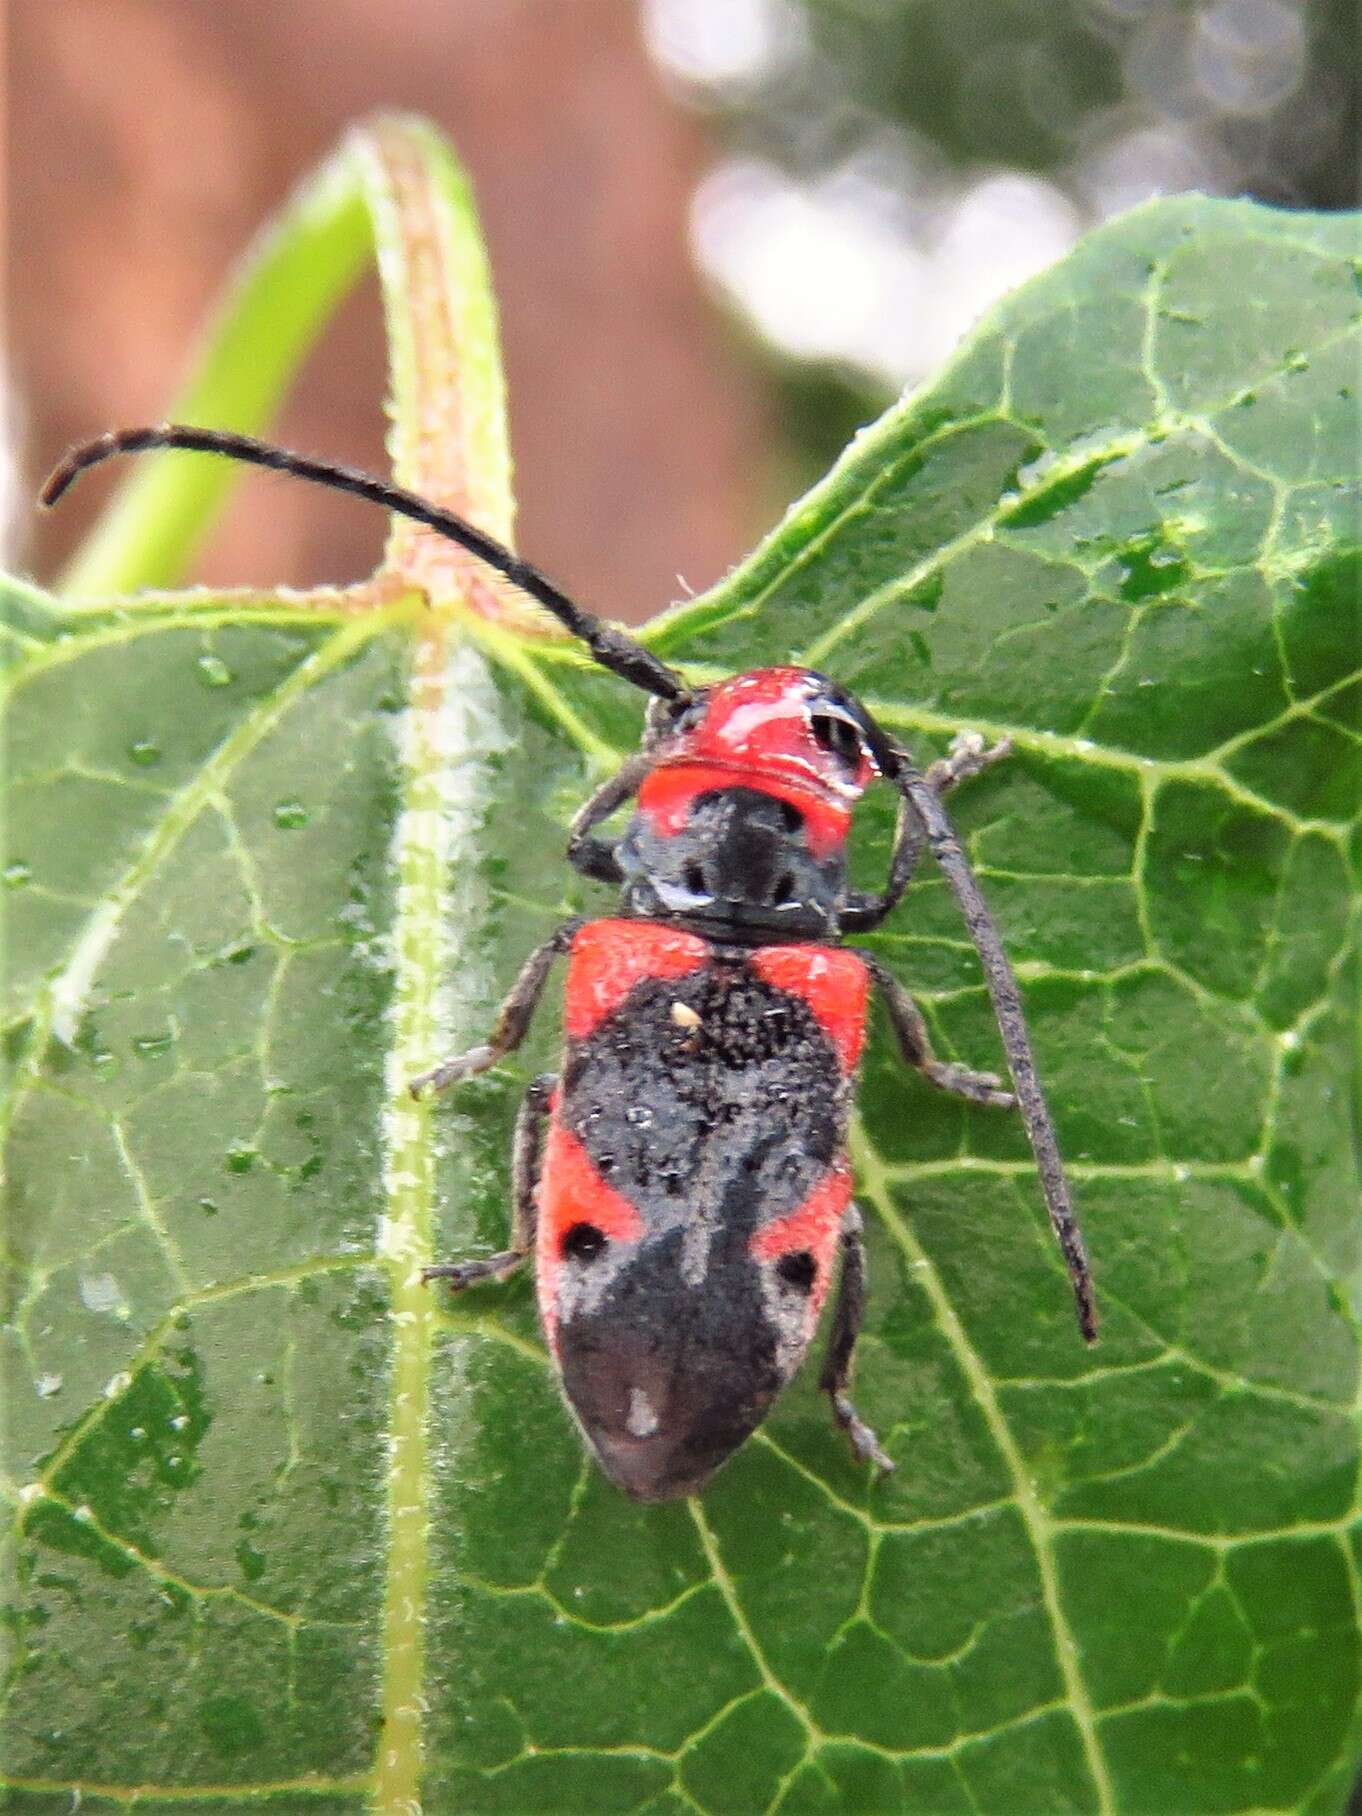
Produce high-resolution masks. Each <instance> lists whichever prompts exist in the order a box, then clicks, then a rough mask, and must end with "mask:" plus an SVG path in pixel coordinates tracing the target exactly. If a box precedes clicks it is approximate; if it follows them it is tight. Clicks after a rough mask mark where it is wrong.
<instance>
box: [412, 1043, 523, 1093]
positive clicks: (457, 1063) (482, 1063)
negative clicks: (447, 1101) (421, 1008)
mask: <svg viewBox="0 0 1362 1816" xmlns="http://www.w3.org/2000/svg"><path fill="white" fill-rule="evenodd" d="M500 1057H501V1055H500V1054H499V1053H498V1052H497V1050H496V1048H495V1047H490V1046H482V1047H470V1048H469V1049H468V1051H467V1053H459V1054H456V1056H455V1057H454V1058H453V1059H446V1060H443V1061H442V1062H441V1063H440V1064H439V1065H438V1066H432V1067H431V1069H430V1071H429V1072H421V1073H419V1074H418V1075H417V1076H416V1077H415V1078H413V1079H412V1080H411V1082H410V1083H409V1084H408V1086H407V1089H408V1090H409V1091H410V1092H411V1094H412V1096H413V1097H420V1096H421V1095H422V1093H423V1092H425V1091H447V1090H448V1089H449V1087H450V1085H454V1084H457V1083H458V1082H459V1080H460V1079H461V1078H472V1077H474V1076H475V1075H476V1074H477V1073H479V1072H486V1071H487V1070H488V1068H489V1067H490V1066H494V1065H495V1064H496V1063H497V1060H498V1059H499V1058H500Z"/></svg>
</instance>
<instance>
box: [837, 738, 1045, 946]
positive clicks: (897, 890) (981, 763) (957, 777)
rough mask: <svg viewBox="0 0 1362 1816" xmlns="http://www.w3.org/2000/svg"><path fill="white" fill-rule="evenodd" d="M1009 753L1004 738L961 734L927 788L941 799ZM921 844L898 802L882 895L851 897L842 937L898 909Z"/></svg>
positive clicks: (841, 921)
mask: <svg viewBox="0 0 1362 1816" xmlns="http://www.w3.org/2000/svg"><path fill="white" fill-rule="evenodd" d="M1011 750H1012V740H1011V739H1010V738H1003V739H1002V740H1001V741H1000V742H999V743H997V744H985V743H984V740H983V739H982V738H981V737H980V735H979V733H978V732H977V731H975V732H970V731H962V732H960V733H958V734H957V736H956V737H954V738H952V740H951V746H950V750H949V752H948V753H947V754H946V755H945V756H944V757H941V758H939V759H938V761H937V762H935V763H933V764H932V766H931V768H930V769H929V770H928V771H927V775H926V781H927V785H928V787H929V788H932V789H933V790H935V792H936V793H937V794H938V795H944V794H945V793H947V791H948V790H950V789H952V788H954V787H955V785H956V784H957V782H966V781H968V780H969V778H970V777H971V776H977V775H978V774H979V772H980V771H981V770H984V769H988V768H990V767H991V766H992V765H993V764H994V763H997V762H999V761H1001V759H1002V758H1003V757H1006V756H1008V755H1010V753H1011ZM924 842H925V841H924V837H923V832H922V825H921V822H920V821H919V820H918V817H917V815H916V814H915V813H913V811H912V810H911V808H910V807H909V806H908V803H907V802H906V801H904V800H902V799H900V801H899V809H898V817H897V819H896V820H895V822H894V849H893V853H892V854H891V856H890V859H889V879H888V882H887V883H886V885H885V888H884V893H883V894H882V895H853V896H851V897H850V898H849V899H848V901H847V905H846V907H845V908H843V910H842V912H841V915H840V916H839V917H838V926H839V928H840V930H841V931H842V932H843V933H867V932H869V931H870V929H871V928H872V927H878V926H879V924H880V922H881V921H882V920H884V918H885V916H886V915H888V914H889V913H891V912H892V911H893V909H895V908H897V906H898V904H899V902H900V901H901V900H902V899H903V892H904V890H906V889H907V887H908V885H909V883H910V882H911V881H912V878H913V872H914V871H915V870H916V869H917V861H918V859H919V858H920V857H921V856H922V847H923V844H924Z"/></svg>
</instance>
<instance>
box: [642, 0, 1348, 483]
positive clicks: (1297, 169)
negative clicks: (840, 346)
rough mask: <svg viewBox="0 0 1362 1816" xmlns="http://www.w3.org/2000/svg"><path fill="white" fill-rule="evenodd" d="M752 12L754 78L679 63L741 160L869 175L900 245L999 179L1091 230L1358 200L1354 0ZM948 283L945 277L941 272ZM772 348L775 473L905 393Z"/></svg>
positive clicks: (1005, 1)
mask: <svg viewBox="0 0 1362 1816" xmlns="http://www.w3.org/2000/svg"><path fill="white" fill-rule="evenodd" d="M653 10H654V14H655V15H656V16H662V15H664V14H665V16H666V22H667V29H668V30H670V31H671V32H673V33H675V34H677V35H678V36H679V37H680V38H682V39H683V40H684V39H686V38H687V34H689V35H690V36H689V43H690V44H691V45H697V44H702V43H707V44H709V45H711V46H712V45H713V43H714V42H715V40H716V37H722V36H723V35H724V34H725V33H729V34H731V33H732V31H733V29H734V28H733V26H732V23H731V19H732V15H727V16H725V15H722V14H721V13H720V12H719V11H718V10H717V9H711V8H709V7H707V6H706V5H704V4H703V0H653ZM740 10H741V11H742V12H743V13H744V15H745V16H746V17H747V19H748V21H749V30H751V29H754V24H753V22H759V27H760V29H759V30H757V31H756V36H757V38H758V39H760V40H762V41H763V44H764V48H763V49H762V50H761V51H759V52H755V53H754V54H752V56H751V59H750V62H749V64H748V66H747V67H745V68H744V69H743V70H742V71H741V72H740V73H739V72H736V71H734V70H731V69H730V70H727V71H722V72H712V73H711V74H709V75H707V74H706V72H705V70H704V68H703V67H702V66H700V65H699V64H697V65H696V66H694V67H692V68H690V69H689V70H687V69H685V68H683V67H681V66H680V65H674V66H673V73H678V74H681V75H682V76H683V77H684V78H688V80H687V82H686V92H687V93H688V94H689V96H690V98H692V99H693V100H698V101H699V102H700V103H701V104H702V105H703V106H704V107H705V108H706V110H707V111H708V112H709V113H710V115H711V117H712V119H713V120H714V121H715V122H716V123H717V124H718V127H719V134H720V138H721V141H722V143H723V144H724V147H725V149H726V151H727V153H728V154H730V155H732V156H734V157H748V158H755V159H758V160H761V161H762V162H764V163H767V164H770V165H772V166H775V167H776V168H778V169H780V170H783V171H785V172H786V173H788V174H789V175H790V176H791V177H792V178H794V179H795V180H797V181H800V182H807V183H816V182H817V181H818V180H819V178H820V177H826V176H827V174H828V173H829V172H832V171H835V170H837V169H839V168H845V167H849V166H855V167H858V168H860V169H861V170H863V171H867V172H869V173H870V174H871V176H872V179H873V181H874V183H875V184H876V185H877V186H878V187H879V188H880V191H881V196H880V205H881V208H882V211H883V212H885V213H886V214H887V215H889V216H892V217H893V220H894V223H895V226H896V228H897V230H898V231H899V233H900V234H901V235H902V237H903V239H904V241H905V243H908V242H910V241H911V242H913V243H915V244H916V245H917V247H918V248H919V249H925V250H926V251H927V252H928V253H929V254H930V253H931V251H932V248H933V247H934V245H936V244H938V243H939V240H940V236H941V234H942V232H943V230H944V229H945V228H946V226H947V225H948V223H949V218H950V215H951V212H952V210H953V208H954V206H955V204H956V203H957V202H958V200H959V198H960V196H961V194H962V193H963V192H964V190H965V189H967V188H968V186H969V185H970V184H972V183H974V182H976V181H978V180H980V179H982V178H983V177H985V176H987V175H989V174H990V173H997V172H999V171H1012V172H1020V173H1026V174H1027V175H1029V176H1032V177H1035V178H1039V179H1042V180H1043V181H1044V182H1045V183H1047V184H1050V185H1052V186H1053V188H1054V191H1055V193H1056V199H1057V201H1058V202H1059V203H1060V205H1061V206H1063V205H1064V203H1065V202H1067V203H1069V204H1072V206H1073V207H1074V208H1075V210H1076V211H1077V218H1078V220H1079V221H1080V222H1081V223H1083V224H1095V223H1096V222H1097V221H1099V220H1101V219H1104V218H1106V217H1107V216H1109V215H1112V214H1115V213H1118V212H1120V211H1121V210H1122V209H1124V208H1126V207H1128V206H1131V205H1133V204H1135V203H1137V202H1139V201H1142V200H1145V199H1147V198H1148V197H1149V196H1152V195H1156V194H1160V193H1168V192H1173V193H1176V192H1179V191H1186V190H1198V191H1202V192H1206V193H1212V194H1221V195H1227V196H1245V197H1251V198H1253V199H1256V200H1260V201H1266V202H1271V203H1275V204H1278V205H1282V206H1286V207H1295V208H1317V209H1335V208H1348V207H1352V206H1355V205H1356V204H1357V202H1358V200H1359V197H1362V163H1359V159H1358V155H1357V145H1358V138H1359V132H1360V131H1362V110H1360V109H1359V84H1358V81H1357V76H1356V72H1357V69H1358V67H1359V56H1360V55H1362V32H1360V31H1359V20H1360V19H1362V12H1360V11H1359V8H1358V7H1357V6H1356V4H1355V0H1311V4H1309V5H1305V4H1300V3H1299V0H973V3H972V4H969V5H961V4H959V0H747V4H745V6H744V7H743V8H741V9H740ZM662 56H663V61H664V62H665V61H667V56H666V52H665V50H664V51H663V53H662ZM812 256H816V254H811V257H812ZM1042 259H1043V255H1042ZM952 277H953V273H952V272H951V271H950V270H945V269H943V270H942V271H941V273H940V280H939V281H940V282H941V283H950V282H951V281H952ZM1014 281H1016V279H1015V277H1008V276H1004V277H1003V279H1002V281H1001V282H1000V284H999V286H998V289H999V290H1002V289H1005V288H1008V287H1010V284H1011V283H1012V282H1014ZM960 307H961V310H962V319H961V321H960V324H959V326H960V330H961V332H963V331H964V330H965V329H966V328H967V327H968V326H969V322H970V317H971V315H972V314H973V313H974V309H973V308H972V306H971V300H970V299H969V298H964V299H962V302H961V305H960ZM918 313H920V311H919V312H918ZM775 339H776V340H778V339H779V336H778V335H777V336H776V337H775ZM758 344H760V345H761V347H762V353H761V356H760V357H761V358H762V359H763V360H764V361H766V362H767V363H768V365H769V370H770V375H771V378H772V383H773V388H774V391H775V395H776V398H777V407H778V410H779V413H780V416H781V419H782V422H783V426H784V427H785V430H786V434H787V438H788V439H787V447H788V451H789V455H790V459H789V462H788V463H787V466H786V468H785V469H784V470H783V471H782V473H781V475H780V478H781V479H782V480H783V479H786V478H790V477H793V478H794V480H795V481H796V482H797V483H801V484H805V483H809V482H811V481H812V480H813V479H814V478H815V477H816V475H817V474H818V473H819V472H821V471H823V470H824V468H825V467H826V465H827V463H828V461H829V460H831V459H832V458H834V457H835V455H836V453H837V451H838V450H839V449H840V448H841V447H842V446H843V445H844V444H845V441H846V436H847V430H848V427H849V426H852V425H856V424H860V423H864V422H867V421H869V420H870V419H871V418H873V417H874V416H875V415H876V414H877V412H878V411H879V409H880V408H882V407H883V404H884V402H885V399H886V397H887V395H888V394H889V393H890V392H892V390H893V388H894V386H893V384H892V383H891V382H888V381H884V380H880V381H877V380H876V379H875V378H874V377H871V376H868V375H866V374H864V373H860V374H858V373H856V372H854V371H852V370H850V369H849V368H845V367H841V366H839V365H837V364H824V363H818V362H816V361H815V362H812V363H811V362H809V361H807V360H805V361H801V360H798V359H797V358H795V359H792V358H791V357H789V356H788V354H787V353H785V352H784V351H783V350H782V349H781V348H780V347H779V346H777V345H767V344H766V343H765V342H761V341H760V339H759V337H758Z"/></svg>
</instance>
